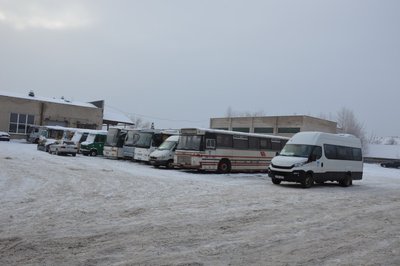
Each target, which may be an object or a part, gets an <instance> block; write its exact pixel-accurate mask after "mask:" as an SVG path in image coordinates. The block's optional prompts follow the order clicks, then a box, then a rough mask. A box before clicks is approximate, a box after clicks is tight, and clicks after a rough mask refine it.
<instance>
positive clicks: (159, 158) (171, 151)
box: [150, 135, 179, 168]
mask: <svg viewBox="0 0 400 266" xmlns="http://www.w3.org/2000/svg"><path fill="white" fill-rule="evenodd" d="M178 141H179V136H178V135H173V136H170V137H168V138H167V139H166V140H165V141H164V142H163V143H162V144H161V145H160V146H159V147H158V148H157V150H155V151H153V152H152V153H151V154H150V164H152V165H154V166H155V167H158V166H165V167H166V168H173V164H174V155H175V150H176V147H177V146H178Z"/></svg>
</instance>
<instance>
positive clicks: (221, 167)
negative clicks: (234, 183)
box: [218, 159, 231, 174]
mask: <svg viewBox="0 0 400 266" xmlns="http://www.w3.org/2000/svg"><path fill="white" fill-rule="evenodd" d="M230 172H231V163H230V162H229V160H227V159H223V160H221V161H220V162H219V164H218V173H220V174H227V173H230Z"/></svg>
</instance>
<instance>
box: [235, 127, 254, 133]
mask: <svg viewBox="0 0 400 266" xmlns="http://www.w3.org/2000/svg"><path fill="white" fill-rule="evenodd" d="M232 131H237V132H244V133H249V132H250V128H248V127H234V128H232Z"/></svg>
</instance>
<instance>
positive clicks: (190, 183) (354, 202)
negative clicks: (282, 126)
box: [0, 141, 400, 265]
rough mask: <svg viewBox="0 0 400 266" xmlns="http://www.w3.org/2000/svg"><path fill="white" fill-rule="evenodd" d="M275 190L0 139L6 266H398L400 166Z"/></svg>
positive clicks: (0, 253) (246, 177)
mask: <svg viewBox="0 0 400 266" xmlns="http://www.w3.org/2000/svg"><path fill="white" fill-rule="evenodd" d="M353 184H354V185H353V186H352V187H348V188H343V187H340V186H338V185H337V184H333V183H332V184H325V185H316V186H314V187H312V188H311V189H302V188H300V186H299V185H296V184H289V183H287V184H283V185H280V186H277V185H273V184H272V183H271V181H270V180H269V178H267V177H266V175H265V174H229V175H216V174H198V173H188V172H183V171H178V170H163V169H154V168H152V167H150V166H147V165H142V164H137V163H133V162H128V161H113V160H107V159H104V158H101V157H96V158H92V157H85V156H80V155H78V156H77V157H66V156H55V155H50V154H47V153H45V152H41V151H37V150H36V146H35V145H33V144H27V143H24V142H16V141H11V142H10V143H7V142H0V265H131V264H140V265H294V264H296V265H400V223H399V221H400V207H399V206H400V170H397V169H385V168H381V167H379V166H377V165H369V164H365V167H364V178H363V180H361V181H355V182H353Z"/></svg>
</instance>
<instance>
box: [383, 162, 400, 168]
mask: <svg viewBox="0 0 400 266" xmlns="http://www.w3.org/2000/svg"><path fill="white" fill-rule="evenodd" d="M381 166H382V167H390V168H400V161H391V162H385V163H381Z"/></svg>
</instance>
